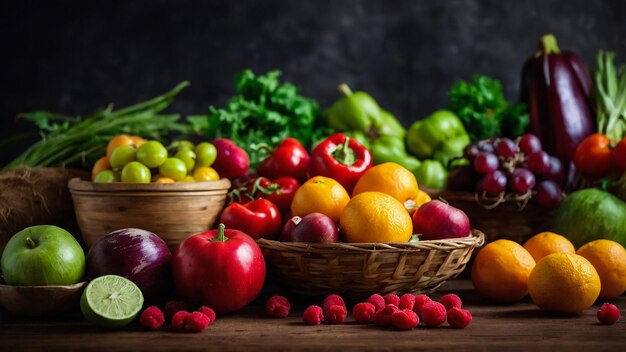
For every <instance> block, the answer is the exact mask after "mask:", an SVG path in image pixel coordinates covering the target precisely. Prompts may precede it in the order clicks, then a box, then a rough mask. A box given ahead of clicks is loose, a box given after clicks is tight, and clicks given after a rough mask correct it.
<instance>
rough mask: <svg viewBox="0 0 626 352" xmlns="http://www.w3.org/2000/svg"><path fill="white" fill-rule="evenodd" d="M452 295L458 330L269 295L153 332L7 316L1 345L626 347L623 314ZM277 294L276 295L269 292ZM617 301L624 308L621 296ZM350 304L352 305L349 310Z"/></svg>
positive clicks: (451, 285) (468, 290)
mask: <svg viewBox="0 0 626 352" xmlns="http://www.w3.org/2000/svg"><path fill="white" fill-rule="evenodd" d="M449 292H454V293H457V294H459V296H461V298H463V300H464V307H465V308H467V309H469V310H470V311H471V312H472V314H473V316H474V320H473V322H472V324H471V325H470V326H468V327H467V328H466V329H463V330H457V329H452V328H450V327H448V326H444V327H438V328H426V327H424V326H423V325H420V326H419V327H418V328H416V329H414V330H412V331H396V330H394V329H393V328H381V327H376V326H373V325H361V324H356V323H355V322H354V320H353V318H352V317H351V314H349V316H348V319H347V321H346V322H345V323H343V324H338V325H319V326H307V325H304V324H303V323H302V319H301V314H302V312H303V310H304V308H305V307H306V306H307V305H308V304H321V301H320V300H319V299H316V300H310V299H308V300H303V301H301V302H296V303H295V304H294V307H293V309H292V312H291V313H290V315H289V317H288V318H286V319H268V318H264V317H263V314H262V313H263V302H264V299H265V298H267V297H268V296H269V294H270V292H263V293H262V296H261V298H260V299H259V300H257V301H256V302H255V303H254V304H252V305H250V306H249V307H247V308H246V309H244V310H243V311H241V312H238V313H236V314H232V315H229V316H223V317H218V319H217V320H216V321H215V322H214V323H213V324H212V325H211V326H209V328H208V329H207V330H205V331H204V332H202V333H177V332H171V331H168V330H167V329H164V330H162V331H158V332H149V331H144V330H142V329H141V328H140V327H139V326H138V325H132V326H130V327H127V328H125V329H123V330H119V331H106V330H102V329H100V328H98V327H95V326H93V325H91V324H89V323H87V322H85V321H83V320H82V319H81V317H80V315H75V316H71V317H65V318H57V319H54V320H47V321H36V320H32V319H31V320H26V319H21V318H15V317H8V316H7V315H6V314H4V315H3V316H2V318H1V319H0V350H3V351H22V350H46V351H49V350H81V351H82V350H107V351H126V350H151V351H160V350H176V351H186V350H197V351H200V350H211V351H218V350H233V351H284V350H309V351H319V350H335V351H344V350H360V351H406V350H440V351H461V350H484V351H500V350H506V351H508V350H518V351H529V350H532V351H533V352H536V351H557V350H560V351H563V352H565V351H570V350H581V351H586V352H591V351H599V350H607V351H624V350H626V317H622V319H621V320H620V321H619V322H618V323H617V324H615V325H612V326H603V325H600V324H598V323H597V320H596V316H595V314H596V310H597V308H598V305H595V306H594V307H593V308H591V309H588V310H586V311H585V312H583V313H582V314H580V315H576V316H555V315H551V314H547V313H544V312H542V311H540V310H539V309H538V308H537V307H536V306H535V305H534V304H533V303H532V302H531V301H530V300H529V299H526V300H524V301H522V302H519V303H517V304H513V305H496V304H493V303H490V302H487V301H486V300H484V299H482V298H480V297H479V296H478V294H477V293H476V292H475V291H474V290H473V289H472V285H471V282H470V281H468V280H454V281H450V282H448V283H446V284H445V285H444V286H442V287H441V288H439V289H438V290H437V292H436V293H435V294H433V295H432V297H433V298H438V297H439V296H440V295H442V294H445V293H449ZM272 293H275V292H272ZM614 303H615V304H617V305H618V307H620V308H621V309H622V314H625V313H626V311H625V310H624V308H626V296H622V297H621V298H620V299H618V300H617V301H616V302H614ZM349 309H351V307H350V308H349Z"/></svg>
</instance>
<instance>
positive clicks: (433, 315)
mask: <svg viewBox="0 0 626 352" xmlns="http://www.w3.org/2000/svg"><path fill="white" fill-rule="evenodd" d="M421 312H422V320H423V321H424V323H426V325H428V326H439V325H441V324H443V322H444V321H446V307H444V306H443V304H441V303H439V302H435V301H432V302H428V303H426V304H424V305H423V306H422V309H421Z"/></svg>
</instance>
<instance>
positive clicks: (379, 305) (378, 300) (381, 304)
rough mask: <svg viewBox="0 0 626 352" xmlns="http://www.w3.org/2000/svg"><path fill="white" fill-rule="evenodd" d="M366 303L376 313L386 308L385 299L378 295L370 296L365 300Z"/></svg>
mask: <svg viewBox="0 0 626 352" xmlns="http://www.w3.org/2000/svg"><path fill="white" fill-rule="evenodd" d="M367 302H368V303H371V304H373V305H374V308H375V309H376V312H378V311H379V310H381V309H383V308H385V306H386V304H385V299H384V298H383V296H381V295H379V294H378V293H374V294H373V295H371V296H370V298H368V299H367Z"/></svg>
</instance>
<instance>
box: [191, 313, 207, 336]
mask: <svg viewBox="0 0 626 352" xmlns="http://www.w3.org/2000/svg"><path fill="white" fill-rule="evenodd" d="M209 324H211V320H210V319H209V317H207V316H206V315H204V314H203V313H200V312H193V313H191V314H189V315H188V316H187V321H186V324H185V328H186V329H187V330H191V331H194V332H201V331H203V330H204V329H206V328H207V326H209Z"/></svg>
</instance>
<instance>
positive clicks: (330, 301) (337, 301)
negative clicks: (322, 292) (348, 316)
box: [322, 295, 346, 312]
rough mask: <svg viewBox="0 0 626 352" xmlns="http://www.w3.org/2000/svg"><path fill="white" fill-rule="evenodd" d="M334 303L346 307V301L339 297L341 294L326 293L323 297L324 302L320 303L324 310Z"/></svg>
mask: <svg viewBox="0 0 626 352" xmlns="http://www.w3.org/2000/svg"><path fill="white" fill-rule="evenodd" d="M334 305H338V306H343V307H344V308H345V307H346V303H345V302H344V301H343V298H341V296H339V295H328V296H327V297H326V298H325V299H324V303H322V310H323V311H324V312H326V310H328V308H330V306H334Z"/></svg>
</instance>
